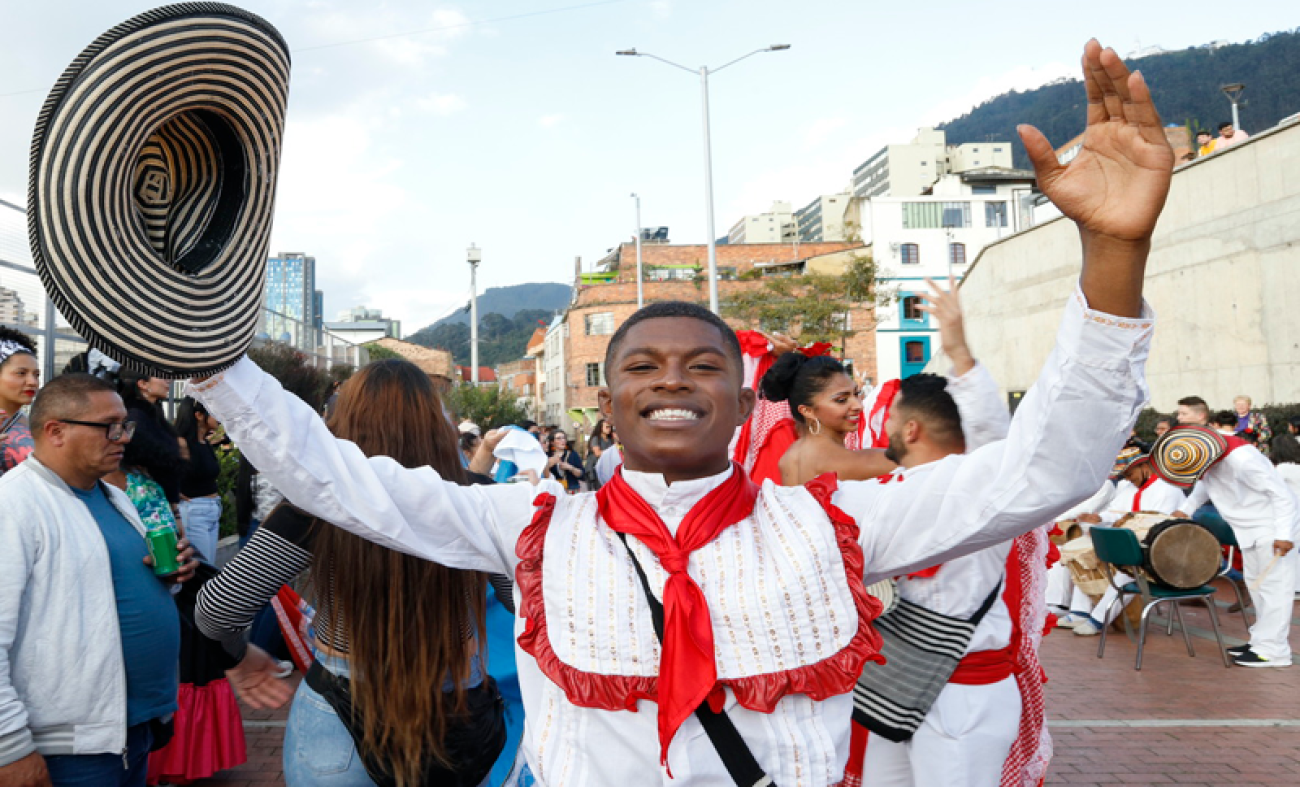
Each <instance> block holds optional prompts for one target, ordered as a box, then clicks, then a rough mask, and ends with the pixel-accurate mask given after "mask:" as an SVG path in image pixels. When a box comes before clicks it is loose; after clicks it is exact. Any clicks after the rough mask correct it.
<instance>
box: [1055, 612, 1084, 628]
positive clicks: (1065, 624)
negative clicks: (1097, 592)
mask: <svg viewBox="0 0 1300 787" xmlns="http://www.w3.org/2000/svg"><path fill="white" fill-rule="evenodd" d="M1087 619H1088V618H1087V617H1086V616H1084V615H1079V614H1076V613H1074V612H1067V613H1065V614H1064V615H1058V616H1057V618H1056V627H1057V628H1058V629H1072V628H1074V627H1075V626H1077V625H1079V624H1080V623H1082V622H1084V621H1085V620H1087Z"/></svg>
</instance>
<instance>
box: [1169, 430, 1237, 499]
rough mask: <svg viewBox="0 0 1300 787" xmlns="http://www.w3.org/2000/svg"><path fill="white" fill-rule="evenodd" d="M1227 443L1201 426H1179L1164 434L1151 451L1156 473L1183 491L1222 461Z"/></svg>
mask: <svg viewBox="0 0 1300 787" xmlns="http://www.w3.org/2000/svg"><path fill="white" fill-rule="evenodd" d="M1227 451H1228V440H1227V438H1225V437H1224V436H1223V435H1221V434H1219V433H1218V432H1216V431H1214V430H1213V429H1210V428H1209V427H1205V426H1179V427H1176V428H1174V429H1170V430H1169V431H1168V432H1165V433H1164V434H1163V435H1161V436H1160V438H1159V439H1158V440H1156V444H1155V445H1154V446H1152V448H1151V461H1152V463H1153V464H1154V466H1155V469H1156V474H1157V475H1159V476H1160V477H1161V478H1163V479H1164V480H1166V481H1168V482H1169V483H1171V484H1173V485H1174V486H1178V487H1182V488H1184V489H1186V488H1188V487H1190V486H1192V485H1193V484H1195V483H1196V482H1197V481H1198V480H1199V479H1200V477H1201V476H1202V475H1204V474H1205V471H1206V470H1209V469H1210V466H1211V465H1213V464H1214V463H1215V462H1217V461H1219V460H1220V459H1222V458H1223V455H1224V454H1225V453H1227Z"/></svg>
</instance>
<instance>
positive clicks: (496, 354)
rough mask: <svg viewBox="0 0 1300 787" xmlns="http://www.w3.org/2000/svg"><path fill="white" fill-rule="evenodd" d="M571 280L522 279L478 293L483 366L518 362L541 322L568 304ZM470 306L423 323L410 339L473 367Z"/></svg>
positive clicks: (545, 324)
mask: <svg viewBox="0 0 1300 787" xmlns="http://www.w3.org/2000/svg"><path fill="white" fill-rule="evenodd" d="M571 294H572V289H571V288H570V287H569V286H568V285H567V284H517V285H514V286H511V287H492V288H490V289H489V290H487V291H486V292H484V293H483V294H482V295H480V296H479V298H478V314H479V317H478V356H479V365H480V366H496V365H498V364H502V363H508V362H510V361H517V360H519V359H520V358H522V357H523V355H524V350H525V349H526V348H527V347H528V340H529V339H530V338H531V337H532V335H533V332H534V331H536V330H537V329H538V328H539V327H545V326H547V325H549V324H550V322H551V318H552V317H553V316H554V315H555V312H557V311H559V310H562V309H564V308H565V307H566V306H568V305H569V299H570V297H571ZM469 338H470V337H469V311H468V309H460V310H457V312H456V313H455V314H452V315H450V316H447V317H444V318H442V319H441V320H439V321H438V322H435V323H434V324H432V325H429V326H427V327H424V328H421V329H420V330H418V331H416V332H415V333H413V334H411V335H410V336H407V337H406V341H408V342H412V343H414V344H419V345H422V346H424V347H441V348H443V349H445V350H449V351H451V354H452V357H453V358H454V359H455V362H456V363H457V364H460V365H462V366H468V365H469V360H470V357H469V356H470V347H469Z"/></svg>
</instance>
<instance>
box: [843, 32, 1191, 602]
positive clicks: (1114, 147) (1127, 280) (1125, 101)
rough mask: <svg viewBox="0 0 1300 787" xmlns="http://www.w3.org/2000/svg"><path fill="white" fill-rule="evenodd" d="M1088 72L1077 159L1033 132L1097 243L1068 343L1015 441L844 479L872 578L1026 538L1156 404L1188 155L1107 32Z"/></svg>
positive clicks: (1087, 489) (1029, 138)
mask: <svg viewBox="0 0 1300 787" xmlns="http://www.w3.org/2000/svg"><path fill="white" fill-rule="evenodd" d="M1083 72H1084V84H1085V88H1086V91H1087V96H1088V125H1087V130H1086V132H1085V134H1084V139H1083V147H1082V149H1081V151H1080V153H1079V155H1078V156H1077V157H1076V158H1075V159H1074V160H1073V161H1071V162H1070V164H1069V165H1062V164H1060V162H1058V161H1057V159H1056V156H1055V154H1054V153H1053V150H1052V147H1051V145H1050V144H1049V143H1048V142H1047V140H1046V138H1044V137H1043V135H1042V134H1041V133H1040V132H1039V131H1038V130H1037V129H1034V128H1031V127H1028V126H1022V127H1021V128H1020V135H1021V139H1022V140H1023V141H1024V143H1025V148H1026V150H1027V152H1028V153H1029V157H1030V160H1031V161H1033V163H1034V168H1035V170H1036V172H1037V175H1038V182H1039V186H1040V188H1041V189H1042V191H1043V193H1044V194H1046V195H1047V196H1048V197H1049V198H1050V199H1051V200H1052V201H1053V202H1054V203H1055V204H1056V206H1057V207H1058V208H1059V209H1060V210H1061V212H1062V213H1064V214H1065V215H1066V216H1067V217H1069V218H1070V219H1072V220H1073V221H1074V222H1075V224H1076V225H1078V227H1079V234H1080V240H1081V243H1082V246H1083V271H1082V273H1081V275H1080V277H1079V289H1078V290H1077V291H1076V292H1075V294H1074V296H1073V297H1072V298H1071V300H1070V302H1069V303H1068V305H1067V307H1066V313H1065V316H1064V318H1063V320H1062V324H1061V329H1060V333H1059V334H1058V339H1057V345H1056V349H1055V350H1053V352H1052V354H1051V355H1050V356H1049V358H1048V360H1047V362H1046V364H1045V365H1044V368H1043V371H1042V373H1041V374H1040V376H1039V378H1038V382H1037V383H1035V385H1034V387H1033V389H1031V390H1030V392H1029V393H1028V394H1027V395H1026V397H1025V399H1024V401H1023V402H1022V403H1021V406H1020V408H1019V409H1018V410H1017V412H1016V416H1015V418H1014V419H1013V420H1012V424H1011V430H1010V433H1009V434H1008V436H1007V439H1006V440H1003V441H1000V442H997V443H993V444H991V445H987V446H984V447H983V448H980V449H978V450H976V451H974V452H973V453H971V454H968V455H966V456H954V457H948V458H946V459H944V460H942V461H940V462H937V463H935V464H934V465H933V466H932V467H928V468H926V469H925V470H924V471H923V472H919V473H915V474H913V475H911V476H909V477H908V478H907V479H906V480H905V481H903V482H902V483H898V484H887V485H879V484H877V485H874V486H873V485H871V484H870V483H867V484H855V483H845V484H843V485H842V487H841V491H840V493H839V496H838V498H837V503H839V504H840V506H841V507H842V508H844V509H845V510H846V511H847V512H848V513H850V514H851V515H853V516H854V517H855V518H857V520H858V522H859V524H860V525H861V527H862V543H863V548H864V551H865V552H866V555H867V560H868V564H867V565H868V567H869V568H868V577H867V579H868V581H871V580H872V579H873V578H876V577H880V576H889V575H893V574H899V573H905V572H907V571H909V570H912V569H914V568H920V567H924V566H927V565H933V564H934V563H937V562H941V561H943V560H947V559H950V558H952V557H957V556H959V555H962V554H968V553H970V552H973V551H976V550H978V549H982V548H984V547H987V546H991V545H993V544H996V543H998V542H1000V541H1004V540H1006V539H1008V538H1012V537H1014V536H1017V535H1019V534H1021V533H1024V532H1026V531H1028V530H1031V529H1033V528H1034V527H1037V526H1039V525H1042V524H1045V523H1046V522H1047V521H1049V520H1051V519H1053V518H1054V517H1055V516H1056V515H1057V514H1058V513H1059V512H1061V511H1063V510H1065V509H1067V508H1069V507H1070V506H1071V505H1074V504H1075V503H1077V502H1079V501H1081V500H1083V499H1084V498H1086V497H1087V496H1088V495H1090V494H1092V493H1094V492H1095V491H1096V490H1097V488H1098V487H1099V486H1100V485H1101V483H1102V481H1103V479H1104V478H1105V476H1106V471H1107V470H1108V469H1109V468H1110V466H1111V464H1112V462H1113V460H1114V457H1115V454H1116V453H1117V452H1118V451H1119V448H1120V447H1121V446H1122V445H1123V443H1124V441H1125V440H1126V439H1127V438H1128V435H1129V432H1130V430H1131V428H1132V425H1133V423H1134V422H1135V421H1136V419H1137V415H1138V413H1139V411H1140V410H1141V408H1142V406H1143V405H1144V404H1145V402H1146V399H1147V387H1146V382H1145V379H1144V366H1145V362H1146V357H1147V353H1148V350H1149V345H1150V339H1151V332H1152V320H1151V315H1150V314H1149V312H1148V311H1147V310H1146V309H1145V307H1144V305H1143V301H1142V282H1143V276H1144V274H1145V269H1146V259H1147V255H1148V253H1149V251H1150V246H1151V235H1152V233H1153V232H1154V230H1155V225H1156V220H1157V218H1159V215H1160V211H1161V209H1162V207H1163V206H1164V202H1165V198H1166V196H1167V195H1168V191H1169V182H1170V178H1171V175H1172V171H1173V164H1174V156H1173V152H1172V150H1171V149H1170V147H1169V144H1168V142H1167V141H1166V140H1165V136H1164V130H1163V128H1162V127H1161V123H1160V117H1159V115H1158V113H1157V112H1156V110H1155V106H1154V104H1153V103H1152V101H1151V95H1150V93H1149V91H1148V90H1147V87H1146V83H1145V82H1144V81H1143V79H1142V77H1141V75H1140V74H1130V73H1129V71H1128V69H1127V67H1125V65H1124V63H1123V61H1121V60H1120V58H1119V56H1118V55H1116V54H1115V52H1114V51H1113V50H1110V49H1105V50H1103V49H1102V48H1101V46H1100V45H1099V44H1098V43H1097V42H1096V41H1095V40H1094V41H1089V42H1088V44H1087V46H1086V47H1085V50H1084V56H1083Z"/></svg>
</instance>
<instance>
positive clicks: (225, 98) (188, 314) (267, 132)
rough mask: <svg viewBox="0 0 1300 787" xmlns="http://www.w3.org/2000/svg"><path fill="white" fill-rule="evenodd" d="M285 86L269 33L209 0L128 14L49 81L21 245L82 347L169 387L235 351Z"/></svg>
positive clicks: (255, 261) (255, 287) (210, 369)
mask: <svg viewBox="0 0 1300 787" xmlns="http://www.w3.org/2000/svg"><path fill="white" fill-rule="evenodd" d="M288 91H289V50H288V47H287V45H286V44H285V42H284V39H283V38H281V36H280V34H279V33H278V32H277V31H276V29H275V28H274V27H272V26H271V25H270V24H269V23H267V22H266V21H264V20H263V19H261V18H259V17H257V16H255V15H253V14H250V13H248V12H247V11H244V10H242V9H239V8H235V7H234V6H229V5H223V4H218V3H182V4H178V5H170V6H166V7H163V8H157V9H155V10H153V11H148V12H146V13H143V14H140V15H139V16H137V17H134V18H132V19H130V20H127V21H126V22H123V23H122V24H120V25H117V26H116V27H114V28H113V29H111V30H109V31H108V32H107V33H104V34H103V35H102V36H100V37H99V38H98V39H96V40H95V42H94V43H92V44H91V45H90V46H89V47H87V48H86V50H85V51H83V52H82V53H81V54H80V55H79V56H77V58H76V59H75V60H73V61H72V64H71V65H69V66H68V68H67V70H65V71H64V72H63V75H62V76H61V77H60V78H59V80H58V82H57V83H56V84H55V86H54V89H53V91H52V92H51V93H50V95H49V98H47V99H46V101H45V106H44V107H43V108H42V110H41V113H40V116H39V118H38V120H37V122H36V131H35V134H34V137H33V140H32V158H31V173H30V174H31V178H30V181H29V183H28V224H29V237H30V241H31V246H32V256H33V258H34V260H35V262H36V267H37V270H38V271H39V272H40V275H41V279H42V281H43V282H44V284H45V289H46V290H47V291H48V292H49V294H50V298H51V299H52V300H53V301H54V303H55V305H56V306H57V307H58V308H59V310H60V311H61V312H62V313H63V315H64V316H65V317H66V318H67V319H68V321H69V322H70V323H71V324H72V326H73V328H74V329H76V330H77V331H78V332H79V333H80V334H82V335H83V336H84V337H85V338H86V339H87V340H88V341H89V342H90V343H91V345H92V346H94V347H96V348H98V349H100V350H102V351H103V352H104V353H105V354H107V355H108V356H110V357H112V358H113V359H115V360H117V361H120V362H121V363H122V364H124V365H125V366H126V367H127V368H131V369H135V370H137V371H142V372H145V373H149V374H153V375H155V376H162V377H170V378H178V377H188V376H194V375H203V374H211V373H214V372H217V371H220V370H221V369H224V368H226V367H228V366H230V365H231V364H233V363H234V362H235V361H237V360H238V359H239V357H240V356H241V355H242V354H243V353H244V352H245V351H246V350H247V349H248V347H249V345H250V344H251V343H252V340H253V336H254V334H255V332H256V329H257V323H258V319H259V317H260V313H261V307H262V291H263V287H264V285H265V280H266V252H267V247H268V245H269V241H270V233H271V214H272V207H273V204H274V199H275V182H276V173H277V170H278V168H279V161H280V146H281V138H282V136H283V132H284V117H285V107H286V104H287V102H288Z"/></svg>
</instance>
